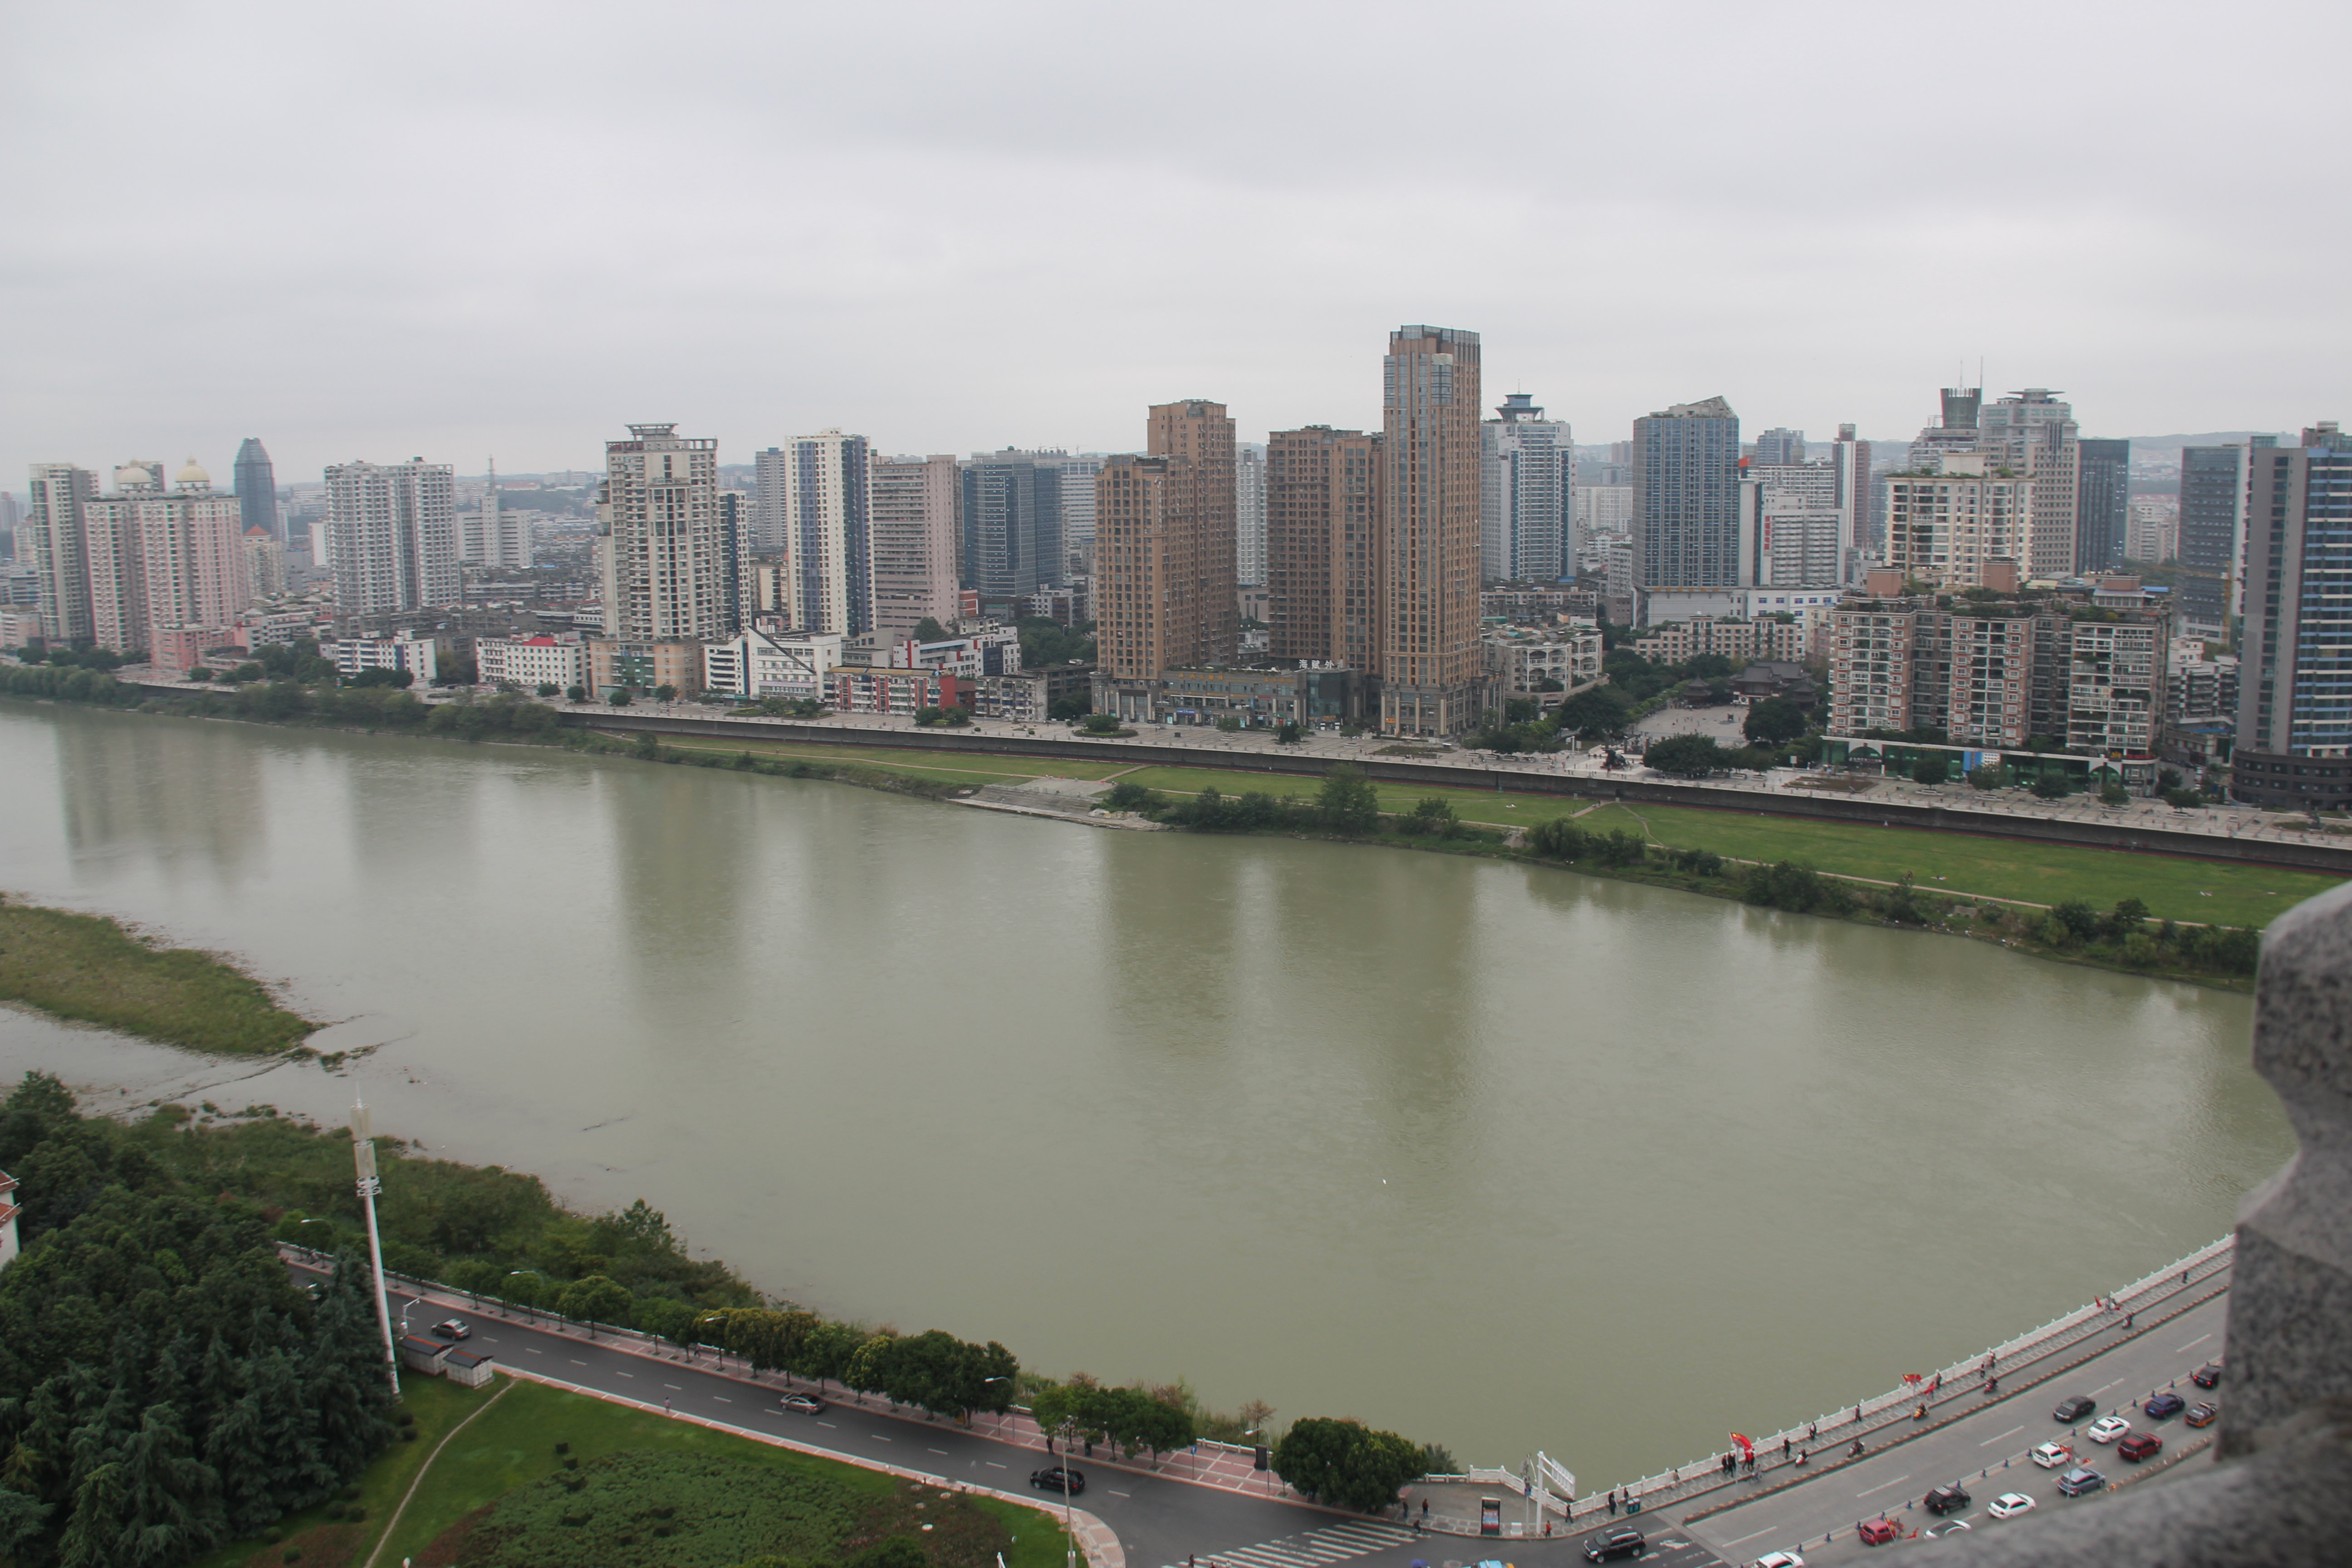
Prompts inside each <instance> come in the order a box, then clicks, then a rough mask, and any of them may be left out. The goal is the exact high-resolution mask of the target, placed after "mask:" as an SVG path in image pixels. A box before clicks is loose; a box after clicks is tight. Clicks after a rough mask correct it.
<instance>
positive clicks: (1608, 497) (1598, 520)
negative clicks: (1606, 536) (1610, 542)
mask: <svg viewBox="0 0 2352 1568" xmlns="http://www.w3.org/2000/svg"><path fill="white" fill-rule="evenodd" d="M1573 489H1574V493H1575V496H1576V507H1575V510H1574V511H1573V512H1572V513H1571V514H1570V521H1572V522H1573V523H1574V524H1575V528H1576V538H1577V540H1578V542H1579V545H1580V547H1582V546H1583V545H1586V544H1589V543H1590V542H1591V539H1592V536H1593V535H1594V534H1596V533H1631V532H1632V531H1633V486H1631V485H1577V486H1575V487H1573Z"/></svg>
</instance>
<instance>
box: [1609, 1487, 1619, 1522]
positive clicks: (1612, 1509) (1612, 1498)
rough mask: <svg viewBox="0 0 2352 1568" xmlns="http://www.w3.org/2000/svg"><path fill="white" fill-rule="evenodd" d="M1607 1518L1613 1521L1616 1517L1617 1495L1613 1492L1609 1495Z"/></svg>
mask: <svg viewBox="0 0 2352 1568" xmlns="http://www.w3.org/2000/svg"><path fill="white" fill-rule="evenodd" d="M1609 1517H1610V1518H1612V1519H1615V1518H1616V1517H1617V1494H1616V1493H1615V1492H1611V1493H1610V1494H1609Z"/></svg>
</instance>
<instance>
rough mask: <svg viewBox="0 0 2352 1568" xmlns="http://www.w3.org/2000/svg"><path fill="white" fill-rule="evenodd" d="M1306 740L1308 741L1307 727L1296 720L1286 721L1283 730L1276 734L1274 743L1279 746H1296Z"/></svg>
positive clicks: (1283, 723) (1283, 722) (1277, 731)
mask: <svg viewBox="0 0 2352 1568" xmlns="http://www.w3.org/2000/svg"><path fill="white" fill-rule="evenodd" d="M1305 739H1307V730H1306V727H1305V726H1304V725H1302V724H1300V723H1299V721H1297V720H1296V719H1286V720H1284V721H1282V728H1281V729H1279V730H1276V731H1275V732H1274V743H1275V744H1276V745H1277V746H1295V745H1297V744H1298V742H1301V741H1304V740H1305Z"/></svg>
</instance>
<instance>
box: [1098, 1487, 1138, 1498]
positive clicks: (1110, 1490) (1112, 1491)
mask: <svg viewBox="0 0 2352 1568" xmlns="http://www.w3.org/2000/svg"><path fill="white" fill-rule="evenodd" d="M1103 1490H1105V1491H1107V1492H1108V1493H1110V1495H1111V1496H1113V1497H1133V1496H1134V1495H1135V1494H1134V1493H1133V1492H1123V1491H1121V1490H1119V1489H1118V1488H1117V1487H1105V1488H1103Z"/></svg>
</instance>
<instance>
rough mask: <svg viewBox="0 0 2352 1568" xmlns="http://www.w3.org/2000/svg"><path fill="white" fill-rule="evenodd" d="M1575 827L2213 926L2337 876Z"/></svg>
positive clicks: (1716, 822)
mask: <svg viewBox="0 0 2352 1568" xmlns="http://www.w3.org/2000/svg"><path fill="white" fill-rule="evenodd" d="M1465 815H1466V814H1465ZM1512 815H1515V816H1516V815H1517V814H1516V813H1514V814H1512ZM1578 826H1581V827H1586V828H1590V829H1591V830H1593V831H1595V832H1607V831H1608V830H1610V829H1611V828H1616V827H1622V828H1624V829H1625V830H1627V831H1628V832H1645V833H1646V834H1647V836H1648V837H1649V838H1650V839H1651V840H1652V841H1654V842H1655V843H1659V844H1664V845H1668V846H1671V847H1675V848H1677V849H1712V850H1714V851H1715V852H1716V853H1717V854H1718V855H1727V856H1734V857H1737V858H1740V859H1743V860H1794V861H1797V862H1800V863H1801V864H1804V865H1809V866H1811V867H1812V868H1814V869H1815V870H1818V871H1829V872H1832V873H1835V874H1837V875H1840V876H1847V877H1866V878H1871V879H1876V880H1880V881H1893V880H1895V879H1897V878H1899V877H1901V876H1902V875H1903V874H1904V873H1905V872H1906V871H1908V872H1910V873H1911V874H1912V875H1913V876H1914V877H1916V879H1918V881H1919V884H1920V885H1921V886H1922V887H1933V888H1939V889H1949V890H1951V891H1954V892H1963V893H1979V894H1983V895H1985V896H1987V897H1990V898H1996V899H2020V900H2026V901H2028V902H2031V903H2037V904H2056V903H2063V902H2064V901H2066V900H2069V899H2081V900H2084V901H2086V902H2088V903H2091V904H2094V905H2095V906H2097V907H2098V908H2100V909H2107V908H2110V907H2112V906H2113V905H2114V904H2115V902H2116V900H2118V899H2138V900H2141V901H2142V902H2144V903H2146V904H2147V907H2148V912H2149V913H2150V914H2151V915H2152V916H2154V917H2155V918H2156V919H2158V920H2179V921H2203V922H2205V923H2207V924H2211V925H2243V926H2263V925H2267V924H2269V923H2270V921H2271V920H2272V919H2273V917H2274V916H2276V915H2278V914H2280V913H2281V912H2283V911H2284V910H2287V909H2289V908H2290V907H2292V906H2293V905H2294V904H2297V903H2300V902H2302V901H2303V900H2305V899H2307V898H2310V897H2311V896H2312V895H2313V894H2315V893H2322V892H2326V890H2327V889H2330V888H2332V887H2335V886H2336V883H2337V882H2339V881H2341V880H2342V879H2341V878H2337V877H2330V876H2327V875H2326V874H2324V873H2321V872H2315V871H2291V870H2285V869H2283V868H2278V867H2275V866H2242V865H2235V864H2231V862H2228V861H2222V860H2192V859H2187V858H2180V857H2176V856H2169V855H2150V854H2146V853H2143V852H2139V851H2135V850H2128V849H2094V848H2089V847H2077V846H2074V845H2066V844H2033V843H2028V842H2025V841H2023V840H2020V839H2011V838H1986V837H1978V836H1976V835H1974V834H1966V833H1937V832H1932V831H1927V830H1924V829H1916V828H1907V827H1872V826H1868V825H1867V824H1863V823H1848V822H1812V821H1808V820H1806V819H1804V818H1801V817H1790V816H1750V815H1748V814H1746V813H1743V812H1730V811H1702V810H1696V809H1694V808H1691V807H1688V806H1654V805H1630V806H1629V805H1604V806H1602V807H1601V809H1600V810H1598V811H1595V812H1593V813H1591V815H1589V816H1584V817H1581V818H1580V819H1579V820H1578ZM1938 877H1941V878H1943V879H1944V880H1943V881H1941V882H1937V880H1936V879H1937V878H1938ZM2206 894H2210V895H2211V896H2210V897H2206V896H2204V895H2206Z"/></svg>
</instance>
